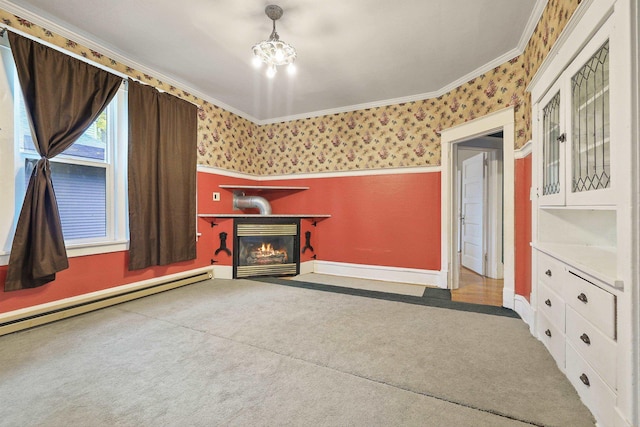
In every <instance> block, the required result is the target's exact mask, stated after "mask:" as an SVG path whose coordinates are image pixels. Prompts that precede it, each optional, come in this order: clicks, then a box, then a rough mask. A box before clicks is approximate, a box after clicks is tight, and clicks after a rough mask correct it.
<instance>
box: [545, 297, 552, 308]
mask: <svg viewBox="0 0 640 427" xmlns="http://www.w3.org/2000/svg"><path fill="white" fill-rule="evenodd" d="M544 304H545V305H546V306H548V307H551V300H550V299H547V300H545V301H544Z"/></svg>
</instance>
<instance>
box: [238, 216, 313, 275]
mask: <svg viewBox="0 0 640 427" xmlns="http://www.w3.org/2000/svg"><path fill="white" fill-rule="evenodd" d="M233 228H234V245H233V277H234V278H241V277H252V276H287V275H291V276H293V275H296V274H298V273H299V272H300V254H299V249H298V248H299V244H300V243H299V242H300V219H299V218H238V219H236V220H235V221H234V227H233Z"/></svg>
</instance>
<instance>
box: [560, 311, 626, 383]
mask: <svg viewBox="0 0 640 427" xmlns="http://www.w3.org/2000/svg"><path fill="white" fill-rule="evenodd" d="M565 335H566V337H567V340H568V341H569V342H571V344H572V345H573V348H575V349H576V350H577V351H578V353H579V354H580V356H582V358H584V359H585V360H586V361H587V362H589V364H590V365H591V367H593V369H594V370H595V371H596V372H598V374H600V376H601V377H602V379H603V380H604V381H605V382H606V383H607V384H608V385H609V386H610V387H611V388H613V389H614V390H615V389H616V343H615V341H613V340H611V339H610V338H608V337H606V336H605V335H604V334H603V333H602V332H600V330H598V328H596V327H595V326H593V325H592V324H591V323H589V322H588V321H587V320H586V319H585V318H584V317H582V316H580V315H579V314H578V313H576V312H575V311H574V310H573V309H572V308H571V307H568V308H567V331H566V334H565Z"/></svg>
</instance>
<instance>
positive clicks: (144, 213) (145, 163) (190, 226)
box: [129, 80, 197, 270]
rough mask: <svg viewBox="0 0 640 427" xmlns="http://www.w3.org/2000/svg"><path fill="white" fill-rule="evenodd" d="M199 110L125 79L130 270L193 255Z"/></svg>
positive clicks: (163, 263)
mask: <svg viewBox="0 0 640 427" xmlns="http://www.w3.org/2000/svg"><path fill="white" fill-rule="evenodd" d="M196 150H197V107H196V106H195V105H193V104H191V103H189V102H187V101H184V100H182V99H179V98H176V97H175V96H172V95H169V94H167V93H160V92H158V91H157V90H156V89H154V88H152V87H150V86H146V85H143V84H140V83H137V82H134V81H133V80H129V269H130V270H137V269H140V268H145V267H149V266H152V265H167V264H171V263H174V262H179V261H186V260H191V259H195V257H196V241H195V237H196V166H197V165H196V161H197V158H196V155H197V151H196Z"/></svg>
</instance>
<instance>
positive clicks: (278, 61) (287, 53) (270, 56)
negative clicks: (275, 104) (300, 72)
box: [252, 4, 296, 78]
mask: <svg viewBox="0 0 640 427" xmlns="http://www.w3.org/2000/svg"><path fill="white" fill-rule="evenodd" d="M264 13H266V15H267V16H268V17H269V19H271V20H272V21H273V31H272V32H271V35H270V36H269V39H268V40H265V41H261V42H260V43H258V44H256V45H254V46H253V55H254V56H253V61H252V62H253V65H254V66H255V67H256V68H259V67H260V66H261V65H262V63H265V64H266V65H267V77H269V78H273V76H275V75H276V72H277V68H276V67H277V66H278V65H287V72H288V73H289V74H294V73H295V70H296V69H295V65H294V64H293V63H294V61H295V60H296V50H295V49H294V48H293V46H291V45H290V44H288V43H285V42H283V41H282V40H280V36H278V33H277V32H276V21H277V20H278V19H280V18H281V17H282V13H283V12H282V8H281V7H280V6H276V5H274V4H270V5H269V6H267V7H266V8H265V9H264Z"/></svg>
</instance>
